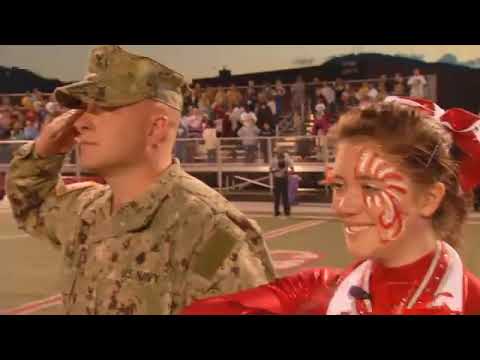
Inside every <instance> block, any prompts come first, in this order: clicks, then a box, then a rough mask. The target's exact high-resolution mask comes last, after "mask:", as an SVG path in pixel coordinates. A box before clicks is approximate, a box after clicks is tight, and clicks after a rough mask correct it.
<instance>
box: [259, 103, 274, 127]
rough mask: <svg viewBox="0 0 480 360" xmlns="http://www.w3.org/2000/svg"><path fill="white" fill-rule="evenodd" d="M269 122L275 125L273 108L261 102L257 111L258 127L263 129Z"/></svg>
mask: <svg viewBox="0 0 480 360" xmlns="http://www.w3.org/2000/svg"><path fill="white" fill-rule="evenodd" d="M265 123H269V124H270V127H271V128H274V127H275V121H274V119H273V113H272V109H270V106H268V105H267V104H261V105H259V107H258V112H257V127H258V128H259V129H263V124H265Z"/></svg>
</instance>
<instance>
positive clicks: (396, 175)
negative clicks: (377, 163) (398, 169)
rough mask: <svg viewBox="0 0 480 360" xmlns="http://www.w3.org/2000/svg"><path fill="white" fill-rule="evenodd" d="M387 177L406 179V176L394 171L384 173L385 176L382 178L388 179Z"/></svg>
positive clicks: (399, 179)
mask: <svg viewBox="0 0 480 360" xmlns="http://www.w3.org/2000/svg"><path fill="white" fill-rule="evenodd" d="M387 179H390V180H398V181H405V178H404V177H403V176H402V175H400V174H398V173H394V172H391V173H387V174H385V175H383V177H382V178H381V180H387Z"/></svg>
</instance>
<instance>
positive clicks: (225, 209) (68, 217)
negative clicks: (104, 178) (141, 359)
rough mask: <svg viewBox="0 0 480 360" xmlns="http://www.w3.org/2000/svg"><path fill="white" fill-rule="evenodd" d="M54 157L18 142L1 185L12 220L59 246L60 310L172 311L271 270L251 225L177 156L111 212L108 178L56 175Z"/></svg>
mask: <svg viewBox="0 0 480 360" xmlns="http://www.w3.org/2000/svg"><path fill="white" fill-rule="evenodd" d="M63 160H64V157H63V156H57V157H53V158H48V159H40V158H38V157H37V156H36V155H35V152H34V144H33V143H31V144H27V145H24V146H23V147H21V148H20V149H19V150H18V151H17V152H16V154H15V156H14V158H13V160H12V163H11V165H10V171H9V174H8V176H7V194H8V197H9V199H10V203H11V206H12V209H13V214H14V216H15V219H16V221H17V222H18V224H19V226H20V228H21V229H23V230H24V231H26V232H27V233H29V234H30V235H32V236H33V237H35V238H44V239H48V240H50V241H51V242H52V243H53V244H54V245H55V246H57V247H59V248H62V250H63V255H64V256H63V259H64V266H63V269H64V271H63V272H64V274H63V276H62V282H63V286H62V294H63V300H64V305H65V309H66V312H67V314H176V313H179V312H180V310H181V309H182V308H183V307H184V306H186V305H188V304H190V303H191V302H192V301H194V300H196V299H201V298H205V297H209V296H213V295H218V294H224V293H231V292H236V291H239V290H243V289H246V288H250V287H255V286H258V285H261V284H264V283H266V282H269V281H271V280H273V279H274V270H273V265H272V262H271V259H270V257H269V255H268V251H267V248H266V245H265V241H264V239H263V238H262V235H261V231H260V229H259V227H258V225H257V224H256V223H255V222H254V221H252V220H249V219H247V218H246V217H245V216H244V215H243V214H242V213H241V212H240V211H238V210H237V209H236V208H235V207H233V206H232V205H231V204H230V203H229V202H228V201H227V200H225V199H224V198H223V197H222V196H221V195H220V194H218V193H217V192H215V191H214V190H212V189H211V188H209V187H208V186H206V185H205V184H203V183H202V182H200V181H199V180H197V179H195V178H193V177H192V176H190V175H188V174H187V173H185V172H184V171H183V170H182V169H181V167H180V165H179V164H178V163H175V164H173V165H172V166H171V167H170V168H169V169H167V170H166V171H165V172H164V173H163V174H162V175H161V176H160V177H159V178H158V179H157V181H156V182H155V184H153V185H152V187H151V188H150V189H148V191H147V192H146V193H145V194H144V195H143V196H142V198H140V199H138V201H134V202H130V203H129V204H127V205H125V206H124V207H122V208H121V209H120V210H119V211H117V212H116V213H114V214H113V215H112V212H111V200H112V193H111V190H110V188H109V187H108V186H104V185H100V184H96V183H80V184H73V185H68V186H66V185H64V184H63V181H62V180H61V179H60V176H59V173H60V170H61V167H62V164H63Z"/></svg>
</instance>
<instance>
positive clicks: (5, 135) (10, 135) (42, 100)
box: [0, 89, 66, 140]
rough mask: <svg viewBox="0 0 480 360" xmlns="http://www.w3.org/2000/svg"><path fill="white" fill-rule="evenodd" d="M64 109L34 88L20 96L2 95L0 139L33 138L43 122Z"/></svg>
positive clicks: (51, 97) (51, 98)
mask: <svg viewBox="0 0 480 360" xmlns="http://www.w3.org/2000/svg"><path fill="white" fill-rule="evenodd" d="M65 110H66V109H63V108H62V107H61V106H60V105H59V104H58V103H57V102H56V101H55V99H54V98H53V96H51V95H46V94H43V93H41V92H39V91H38V90H36V89H35V90H34V91H33V92H29V93H27V94H25V95H24V96H23V97H20V98H18V97H17V98H14V97H11V96H2V98H1V104H0V140H34V139H35V138H36V137H37V136H38V134H39V132H40V130H41V128H42V126H43V125H44V124H45V123H47V122H48V121H50V120H51V119H53V118H55V117H56V116H58V115H59V114H61V113H62V112H64V111H65Z"/></svg>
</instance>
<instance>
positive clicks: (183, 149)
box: [175, 117, 189, 163]
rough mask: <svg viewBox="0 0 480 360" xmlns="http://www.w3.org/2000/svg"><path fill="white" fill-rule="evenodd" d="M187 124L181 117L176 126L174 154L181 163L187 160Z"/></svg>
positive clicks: (184, 118)
mask: <svg viewBox="0 0 480 360" xmlns="http://www.w3.org/2000/svg"><path fill="white" fill-rule="evenodd" d="M188 138H189V134H188V124H187V122H186V117H183V118H182V120H181V121H180V124H179V125H178V128H177V142H176V143H175V156H176V157H177V158H178V159H179V160H180V161H181V162H182V163H183V162H188V160H189V159H188V152H187V151H188V142H187V140H186V139H188Z"/></svg>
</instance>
